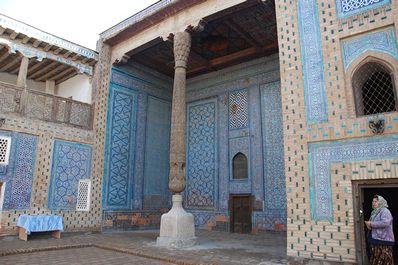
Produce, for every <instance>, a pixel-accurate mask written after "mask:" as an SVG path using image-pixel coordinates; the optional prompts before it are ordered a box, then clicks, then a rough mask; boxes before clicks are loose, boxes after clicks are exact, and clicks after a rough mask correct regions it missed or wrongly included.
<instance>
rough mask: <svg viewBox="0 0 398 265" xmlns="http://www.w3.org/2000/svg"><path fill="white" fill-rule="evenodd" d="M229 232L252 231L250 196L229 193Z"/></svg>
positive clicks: (246, 232)
mask: <svg viewBox="0 0 398 265" xmlns="http://www.w3.org/2000/svg"><path fill="white" fill-rule="evenodd" d="M229 201H230V213H231V232H233V233H244V234H250V233H251V231H252V196H251V195H231V196H230V200H229Z"/></svg>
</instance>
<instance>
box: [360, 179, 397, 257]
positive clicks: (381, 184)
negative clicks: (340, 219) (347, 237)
mask: <svg viewBox="0 0 398 265" xmlns="http://www.w3.org/2000/svg"><path fill="white" fill-rule="evenodd" d="M375 194H378V195H381V196H383V197H384V198H385V199H386V200H387V202H389V208H390V212H391V214H392V215H393V220H394V229H393V230H394V234H395V237H397V236H398V232H397V231H398V221H396V219H398V218H397V216H398V206H397V205H396V204H395V203H394V202H395V201H398V183H397V181H396V180H394V179H391V180H390V179H386V180H366V181H353V199H354V221H355V239H356V242H355V243H356V244H355V245H356V252H357V253H356V254H357V255H356V256H357V263H358V264H359V265H368V264H369V255H370V251H369V249H368V244H367V233H368V231H367V229H366V227H365V224H364V221H365V220H369V217H370V214H371V211H372V209H371V205H372V200H373V196H374V195H375ZM396 230H397V231H396ZM397 251H398V246H395V248H394V261H395V263H397V262H398V255H397V254H396V253H395V252H397Z"/></svg>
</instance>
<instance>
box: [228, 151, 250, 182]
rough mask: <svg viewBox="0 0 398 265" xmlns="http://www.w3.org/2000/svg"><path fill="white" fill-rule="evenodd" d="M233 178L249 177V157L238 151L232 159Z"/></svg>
mask: <svg viewBox="0 0 398 265" xmlns="http://www.w3.org/2000/svg"><path fill="white" fill-rule="evenodd" d="M232 171H233V179H247V177H248V172H247V157H246V156H245V155H244V154H242V153H237V154H236V155H235V156H234V158H233V159H232Z"/></svg>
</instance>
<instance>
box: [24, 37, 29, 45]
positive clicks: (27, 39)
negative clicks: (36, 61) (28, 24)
mask: <svg viewBox="0 0 398 265" xmlns="http://www.w3.org/2000/svg"><path fill="white" fill-rule="evenodd" d="M29 40H30V37H28V36H26V37H24V38H23V39H22V43H23V44H26V43H28V42H29Z"/></svg>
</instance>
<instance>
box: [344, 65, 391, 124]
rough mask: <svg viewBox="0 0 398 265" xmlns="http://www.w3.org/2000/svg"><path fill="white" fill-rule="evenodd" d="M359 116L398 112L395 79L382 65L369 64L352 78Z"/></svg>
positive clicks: (362, 67)
mask: <svg viewBox="0 0 398 265" xmlns="http://www.w3.org/2000/svg"><path fill="white" fill-rule="evenodd" d="M352 86H353V89H354V96H355V105H356V111H357V115H359V116H361V115H373V114H378V113H384V112H392V111H396V110H397V106H396V102H397V100H396V93H395V86H394V78H393V75H392V72H391V70H389V69H388V68H387V67H385V66H384V65H382V64H380V63H376V62H368V63H366V64H364V65H363V66H361V67H360V68H359V69H358V70H357V71H356V72H355V74H354V76H353V78H352Z"/></svg>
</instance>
